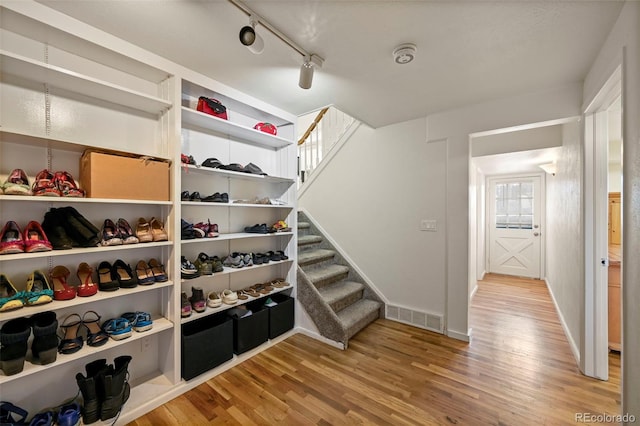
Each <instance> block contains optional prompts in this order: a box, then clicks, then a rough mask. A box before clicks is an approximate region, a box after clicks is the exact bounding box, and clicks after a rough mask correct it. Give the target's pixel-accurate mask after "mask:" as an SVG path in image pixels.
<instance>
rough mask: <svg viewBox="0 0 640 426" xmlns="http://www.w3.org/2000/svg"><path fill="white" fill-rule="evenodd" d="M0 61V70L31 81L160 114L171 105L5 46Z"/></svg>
mask: <svg viewBox="0 0 640 426" xmlns="http://www.w3.org/2000/svg"><path fill="white" fill-rule="evenodd" d="M0 64H2V74H11V75H15V76H18V77H20V78H24V79H28V80H30V81H32V82H35V83H41V84H48V85H50V86H52V87H57V88H60V89H64V90H68V91H71V92H74V93H79V94H82V95H84V96H89V97H92V98H96V99H101V100H104V101H107V102H111V103H114V104H117V105H123V106H126V107H129V108H133V109H136V110H139V111H144V112H147V113H151V114H158V115H159V114H162V113H163V112H164V111H166V110H168V109H169V108H171V106H172V104H171V102H169V101H166V100H164V99H161V98H157V97H154V96H149V95H147V94H145V93H142V92H137V91H135V90H131V89H127V88H125V87H122V86H118V85H115V84H112V83H109V82H107V81H102V80H98V79H95V78H93V77H89V76H86V75H83V74H80V73H77V72H75V71H71V70H67V69H64V68H61V67H58V66H55V65H51V64H46V63H44V62H40V61H36V60H33V59H31V58H27V57H24V56H20V55H16V54H14V53H11V52H7V51H5V50H0Z"/></svg>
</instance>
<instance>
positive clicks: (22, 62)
mask: <svg viewBox="0 0 640 426" xmlns="http://www.w3.org/2000/svg"><path fill="white" fill-rule="evenodd" d="M199 96H209V97H214V98H216V99H219V100H220V101H221V102H222V103H223V104H224V105H225V106H226V107H227V108H228V113H229V119H228V120H221V119H218V118H215V117H212V116H209V115H206V114H203V113H201V112H198V111H196V109H195V105H196V102H197V99H198V97H199ZM257 122H270V123H273V124H275V125H276V126H277V127H278V136H273V135H269V134H266V133H263V132H260V131H257V130H255V129H253V126H254V125H255V124H256V123H257ZM295 123H296V117H295V116H293V115H291V114H289V113H287V112H285V111H282V110H279V109H278V108H274V107H273V106H271V105H268V104H266V103H264V102H262V101H260V100H258V99H255V98H253V97H251V96H250V95H247V94H243V93H240V92H238V91H236V90H234V89H232V88H229V87H227V86H225V85H223V84H220V83H219V82H217V81H215V80H213V79H211V78H209V77H205V76H202V75H200V74H198V73H196V72H194V71H192V70H188V69H185V68H184V67H182V66H180V65H178V64H175V63H172V62H169V61H167V60H165V59H163V58H160V57H158V56H156V55H153V54H151V53H149V52H147V51H144V50H143V49H141V48H139V47H137V46H133V45H131V44H129V43H127V42H126V41H123V40H120V39H117V38H115V37H113V36H111V35H109V34H106V33H104V32H101V31H99V30H97V29H95V28H92V27H90V26H88V25H84V24H82V23H80V22H78V21H75V20H73V19H71V18H69V17H67V16H65V15H63V14H60V13H58V12H56V11H54V10H52V9H49V8H47V7H46V6H44V5H42V4H39V3H37V2H35V1H31V0H24V1H22V0H21V1H12V0H8V1H3V2H2V4H0V180H1V182H0V184H2V183H4V182H5V180H6V177H7V175H8V174H9V173H10V172H11V171H12V170H13V169H16V168H21V169H23V170H25V172H26V173H27V175H28V177H29V179H30V184H32V183H33V178H34V177H35V175H36V174H37V173H38V172H39V171H40V170H42V169H45V168H46V169H49V170H51V171H52V172H54V171H58V170H61V171H62V170H64V171H68V172H69V173H70V174H71V175H72V176H73V177H74V178H75V180H76V181H78V180H79V173H80V165H79V163H80V157H81V155H82V153H83V152H84V151H85V150H86V149H104V150H110V151H118V152H122V153H127V154H133V155H138V156H146V157H149V158H153V159H158V160H162V161H168V162H170V164H171V165H170V199H169V200H158V201H148V200H131V199H122V198H117V196H116V198H109V199H107V198H64V197H36V196H18V195H3V194H0V226H3V225H4V224H5V223H6V222H7V221H9V220H15V221H16V222H17V223H18V225H19V226H20V227H21V229H23V228H24V226H25V225H26V224H27V223H28V221H30V220H37V221H38V222H42V220H43V219H44V214H45V213H46V212H47V211H48V210H49V209H51V208H59V207H65V206H73V207H74V208H75V209H76V210H77V211H78V212H79V213H80V214H82V215H83V216H84V217H85V218H87V219H88V220H89V221H91V222H92V223H93V224H94V225H96V227H98V228H101V227H102V224H103V222H104V220H105V219H111V220H113V221H116V220H117V219H118V218H120V217H122V218H124V219H126V220H127V221H128V222H129V223H130V224H131V225H132V226H133V227H135V224H136V223H137V219H138V218H139V217H144V218H146V219H150V218H151V217H156V218H159V219H161V220H162V222H163V223H164V226H165V230H166V231H167V233H168V235H169V241H163V242H151V243H138V244H131V245H121V246H107V247H91V248H74V249H71V250H53V251H50V252H38V253H21V254H12V255H0V273H2V274H5V275H6V276H7V277H9V279H10V280H11V281H12V282H13V284H14V285H15V286H16V288H17V289H18V291H22V290H25V285H26V279H27V276H28V275H29V274H30V273H31V272H32V271H34V270H40V271H42V272H44V273H47V272H48V271H49V270H50V269H51V268H53V267H54V266H58V265H63V266H66V267H67V268H68V269H69V270H70V271H71V275H70V276H69V278H68V282H69V283H70V284H71V285H78V284H79V280H78V278H77V277H76V271H77V267H78V265H79V264H80V263H81V262H87V263H89V265H91V266H92V267H93V268H94V269H97V266H98V264H99V263H100V262H102V261H108V262H110V263H112V264H113V262H115V261H116V260H117V259H122V260H124V261H125V262H126V263H128V264H130V265H131V266H132V267H133V268H134V269H135V264H136V263H137V262H138V260H141V259H142V260H146V261H148V260H149V259H152V258H156V259H158V260H159V261H160V263H162V264H164V265H165V268H166V271H167V274H168V276H169V281H167V282H164V283H155V284H152V285H148V286H140V285H139V286H137V287H135V288H133V289H119V290H117V291H113V292H98V294H96V295H94V296H90V297H85V298H81V297H76V298H74V299H72V300H68V301H53V302H51V303H48V304H44V305H38V306H25V307H23V308H21V309H18V310H15V311H10V312H2V313H0V327H1V326H2V324H4V323H5V322H6V321H9V320H11V319H15V318H20V317H31V316H32V315H34V314H36V313H40V312H44V311H54V312H55V313H56V315H57V318H58V323H59V324H62V323H63V321H64V320H65V318H66V317H67V316H68V315H71V314H74V313H77V314H79V315H80V316H82V315H83V314H84V313H85V312H87V311H95V312H97V313H98V314H99V315H100V316H101V318H102V321H104V320H106V319H109V318H113V317H118V316H120V315H121V314H122V313H124V312H130V311H145V312H149V313H150V314H151V316H152V318H153V321H154V324H153V328H152V329H151V330H149V331H146V332H142V333H138V332H133V334H132V337H130V338H127V339H124V340H120V341H115V340H109V342H108V343H107V344H105V345H104V346H101V347H89V346H87V345H86V344H85V345H84V346H83V348H82V349H81V350H79V351H78V352H76V353H74V354H70V355H64V354H58V355H57V359H56V361H55V362H53V363H51V364H48V365H38V364H37V363H32V362H31V361H30V353H27V360H26V361H25V366H24V370H23V371H22V372H21V373H18V374H15V375H11V376H6V375H5V374H4V372H2V371H0V394H1V395H2V399H3V400H6V401H11V402H13V403H14V404H16V405H18V406H20V407H22V408H24V409H26V410H27V411H29V414H30V417H31V416H32V415H34V414H35V413H37V412H38V411H39V410H42V409H44V408H47V407H55V406H58V405H60V404H62V403H64V402H65V401H66V400H68V399H71V398H73V397H74V396H76V394H77V392H78V386H77V384H76V381H75V374H76V373H79V372H83V373H84V366H85V365H86V364H87V363H89V362H91V361H94V360H95V359H99V358H106V359H107V362H108V363H111V362H112V361H113V359H114V358H115V357H117V356H120V355H131V356H132V357H133V360H132V362H131V364H130V366H129V383H130V385H131V395H130V398H129V401H127V403H126V404H125V406H124V408H123V411H122V413H121V414H120V417H119V420H118V424H124V423H126V422H128V421H131V420H133V419H135V418H136V417H138V416H139V415H142V414H144V413H145V412H147V411H149V410H151V409H153V408H155V407H156V406H158V405H160V404H162V403H164V402H166V401H168V400H169V399H171V398H173V397H175V396H177V395H179V394H181V393H183V392H184V391H186V390H188V389H190V388H192V387H194V386H195V385H196V384H198V383H201V382H202V381H204V380H206V379H207V378H210V377H213V376H214V375H216V374H219V373H220V372H221V371H224V370H225V369H226V368H229V367H230V366H232V365H235V364H236V363H238V362H241V361H242V360H244V359H246V358H248V357H250V356H251V355H252V354H254V353H256V351H259V350H260V348H258V349H256V350H253V351H250V352H248V353H245V354H242V355H234V358H233V360H231V361H228V362H226V363H225V364H223V365H221V366H219V367H216V368H215V369H213V370H211V371H210V372H208V373H204V374H202V375H201V376H198V377H197V378H194V379H192V380H190V381H188V382H187V381H185V380H183V379H182V377H181V371H180V369H181V347H180V345H181V326H182V324H184V323H186V322H189V321H193V320H196V319H198V318H203V317H205V316H208V315H210V314H215V313H219V312H222V311H224V310H225V309H228V308H231V307H233V306H237V305H223V306H222V307H220V308H215V309H212V308H207V310H206V311H205V312H204V313H195V312H194V313H193V314H192V315H191V317H189V318H184V319H183V318H181V316H180V305H181V303H180V302H181V293H182V292H183V291H184V292H186V293H187V294H188V295H190V294H191V286H192V285H197V286H199V287H202V288H203V290H204V293H205V296H206V295H207V294H208V292H209V291H222V290H224V289H231V290H239V289H243V288H247V287H249V286H251V285H253V284H255V283H262V282H266V281H270V280H272V279H275V278H284V279H285V280H286V281H287V282H289V283H290V284H291V285H290V286H288V287H284V288H276V289H274V291H273V292H272V294H275V293H283V292H284V293H286V294H288V295H290V296H295V283H296V273H295V265H296V238H297V237H296V232H295V229H296V205H297V201H296V188H295V185H294V183H295V176H296V167H297V161H296V157H297V153H296V146H295V142H294V141H295ZM181 153H185V154H190V155H193V156H194V157H195V158H196V160H197V162H198V164H201V163H202V161H204V160H205V159H206V158H210V157H215V158H218V159H219V160H220V161H221V162H222V163H224V164H229V163H240V164H243V165H246V164H247V163H249V162H252V163H254V164H256V165H258V166H259V167H260V168H261V169H262V170H263V171H264V172H266V173H267V174H268V176H261V175H251V174H247V173H239V172H234V171H227V170H219V169H210V168H205V167H197V166H185V165H184V164H181V162H180V154H181ZM114 173H117V170H114ZM131 184H132V185H135V182H132V183H131ZM114 190H115V191H116V192H117V188H114ZM184 190H189V191H199V192H200V193H201V194H202V196H206V195H210V194H213V193H214V192H227V193H228V194H229V197H230V199H231V201H233V200H234V199H246V200H249V199H252V198H253V197H260V198H262V197H269V198H270V199H274V200H276V199H277V200H281V201H282V203H283V204H278V205H258V204H240V203H233V202H230V203H196V202H182V201H180V193H181V191H184ZM181 218H184V219H185V220H187V221H189V222H191V223H197V222H200V221H204V222H206V221H207V220H208V219H209V220H211V223H217V224H218V226H219V232H220V236H219V237H217V238H203V239H197V240H185V241H181V240H180V222H181ZM278 220H285V221H286V222H287V223H288V224H289V226H290V227H291V228H292V231H290V232H279V233H274V234H250V233H246V232H244V227H246V226H252V225H254V224H256V223H266V224H267V225H269V226H270V225H271V224H273V223H274V222H276V221H278ZM277 250H283V251H284V252H285V253H286V254H287V255H288V256H289V260H284V261H278V262H269V263H268V264H263V265H254V266H252V267H248V268H242V269H232V268H227V267H225V269H224V271H223V272H220V273H215V274H214V275H213V276H203V277H199V278H197V279H193V280H183V279H181V277H180V259H181V256H185V257H186V258H187V259H189V260H191V261H194V260H195V259H196V257H197V255H198V254H199V253H201V252H204V253H207V254H208V255H217V256H218V257H219V258H220V259H221V260H224V258H225V257H226V256H227V255H228V254H230V253H232V252H266V251H277ZM94 281H95V282H96V283H97V274H96V273H95V272H94ZM266 297H268V295H261V296H260V297H259V298H253V297H250V298H249V299H248V300H244V301H243V300H239V301H238V305H240V304H244V303H246V302H250V301H254V300H256V299H262V298H265V299H266ZM32 338H33V335H32V337H31V339H32ZM30 344H31V340H30V341H29V347H30ZM268 344H270V343H267V344H265V345H263V346H264V347H266V346H268Z"/></svg>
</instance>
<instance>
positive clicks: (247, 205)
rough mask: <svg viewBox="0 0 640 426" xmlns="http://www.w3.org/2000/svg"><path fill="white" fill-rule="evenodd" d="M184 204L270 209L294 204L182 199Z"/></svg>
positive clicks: (288, 206) (289, 207)
mask: <svg viewBox="0 0 640 426" xmlns="http://www.w3.org/2000/svg"><path fill="white" fill-rule="evenodd" d="M181 203H182V205H183V206H217V207H255V208H262V209H264V208H268V209H292V208H293V206H290V205H288V204H282V205H278V204H244V203H234V202H230V203H210V202H202V201H182V202H181Z"/></svg>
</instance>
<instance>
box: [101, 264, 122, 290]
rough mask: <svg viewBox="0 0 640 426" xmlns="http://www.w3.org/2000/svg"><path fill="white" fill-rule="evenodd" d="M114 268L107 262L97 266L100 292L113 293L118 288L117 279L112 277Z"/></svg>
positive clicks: (114, 276)
mask: <svg viewBox="0 0 640 426" xmlns="http://www.w3.org/2000/svg"><path fill="white" fill-rule="evenodd" d="M114 272H115V270H114V268H113V267H112V266H111V264H110V263H109V262H107V261H104V262H100V265H98V288H99V289H100V291H115V290H118V289H119V288H120V283H118V278H117V277H116V275H114Z"/></svg>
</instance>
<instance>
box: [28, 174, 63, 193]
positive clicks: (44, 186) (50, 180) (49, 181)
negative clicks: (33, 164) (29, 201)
mask: <svg viewBox="0 0 640 426" xmlns="http://www.w3.org/2000/svg"><path fill="white" fill-rule="evenodd" d="M33 195H38V196H47V197H60V196H61V195H62V193H61V192H60V189H58V185H56V183H55V179H54V176H53V173H51V172H50V171H49V170H47V169H44V170H42V171H40V173H38V174H37V175H36V180H35V181H34V182H33Z"/></svg>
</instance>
